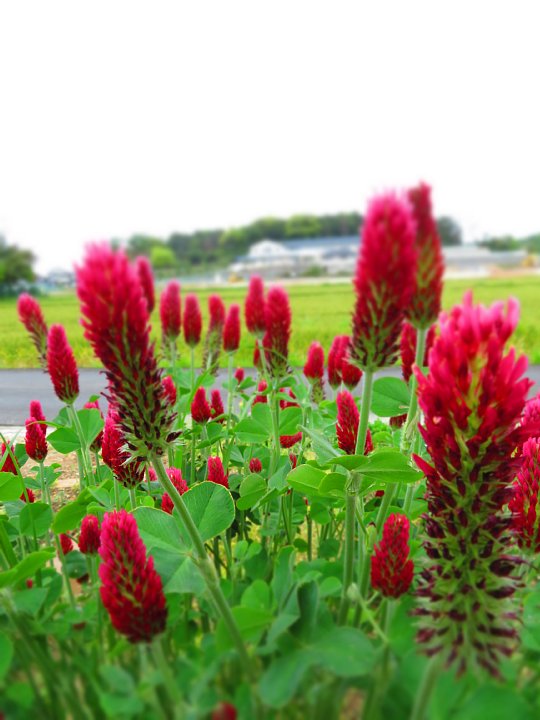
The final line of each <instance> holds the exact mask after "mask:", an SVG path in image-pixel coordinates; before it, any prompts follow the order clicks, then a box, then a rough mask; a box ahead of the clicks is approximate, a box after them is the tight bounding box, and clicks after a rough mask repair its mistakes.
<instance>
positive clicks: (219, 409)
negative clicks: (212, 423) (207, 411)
mask: <svg viewBox="0 0 540 720" xmlns="http://www.w3.org/2000/svg"><path fill="white" fill-rule="evenodd" d="M211 397H212V419H214V420H215V419H216V418H221V419H220V422H223V421H224V418H223V417H221V416H223V415H224V414H225V408H224V407H223V400H222V399H221V393H220V392H219V390H212V395H211Z"/></svg>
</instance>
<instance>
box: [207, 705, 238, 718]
mask: <svg viewBox="0 0 540 720" xmlns="http://www.w3.org/2000/svg"><path fill="white" fill-rule="evenodd" d="M237 717H238V713H237V712H236V708H235V707H234V705H231V703H228V702H220V703H219V705H216V707H215V708H214V710H213V711H212V720H236V718H237Z"/></svg>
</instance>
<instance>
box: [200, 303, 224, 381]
mask: <svg viewBox="0 0 540 720" xmlns="http://www.w3.org/2000/svg"><path fill="white" fill-rule="evenodd" d="M208 314H209V316H210V319H209V321H208V330H207V332H206V337H205V338H204V347H203V368H206V369H208V370H211V371H212V373H214V374H216V373H217V370H218V367H219V354H220V351H221V343H222V338H223V327H224V325H225V305H224V304H223V300H222V299H221V298H220V297H219V295H210V297H209V298H208Z"/></svg>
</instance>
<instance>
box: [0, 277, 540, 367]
mask: <svg viewBox="0 0 540 720" xmlns="http://www.w3.org/2000/svg"><path fill="white" fill-rule="evenodd" d="M469 287H472V289H473V291H474V297H475V299H476V300H477V301H480V302H483V303H491V302H493V301H494V300H505V299H507V298H508V297H510V296H513V297H516V298H518V300H519V301H520V303H521V319H520V323H519V326H518V329H517V332H516V335H515V345H516V347H517V349H518V350H520V351H522V352H526V353H527V354H528V355H529V359H530V361H531V363H540V327H539V323H538V314H539V308H540V277H534V276H529V277H519V278H505V279H502V278H493V279H482V280H450V281H448V282H447V283H446V286H445V292H444V299H443V304H444V307H445V308H449V307H451V306H452V305H453V304H455V303H457V302H459V301H460V299H461V298H462V296H463V293H464V292H465V290H467V289H468V288H469ZM288 291H289V295H290V298H291V305H292V313H293V330H292V340H291V348H290V360H291V364H292V365H294V366H298V365H303V363H304V360H305V354H306V350H307V348H308V346H309V344H310V343H311V342H312V341H313V340H319V342H321V343H322V345H323V346H324V348H325V349H326V350H328V348H329V346H330V343H331V341H332V338H333V337H334V335H337V334H343V333H348V332H350V315H351V311H352V306H353V291H352V285H351V283H344V284H339V285H331V284H325V283H324V282H321V284H320V285H301V284H298V285H291V286H289V287H288ZM183 292H184V293H185V290H183ZM211 292H212V291H211V290H204V291H200V292H199V291H197V294H198V296H199V299H200V301H201V306H202V308H203V311H206V304H207V303H206V300H207V297H208V295H209V294H210V293H211ZM218 292H219V293H220V294H221V296H222V297H223V299H224V301H225V303H227V304H229V303H231V302H240V303H241V304H243V299H244V296H245V292H246V290H245V288H239V287H227V288H223V289H220V290H219V291H218ZM40 302H41V306H42V308H43V312H44V314H45V319H46V321H47V323H48V324H49V325H50V324H52V323H62V324H63V325H64V326H65V328H66V331H67V334H68V338H69V340H70V342H71V344H72V347H73V349H74V351H75V354H76V356H77V361H78V363H79V365H80V367H97V366H99V363H98V362H97V361H96V360H95V358H94V356H93V354H92V351H91V349H90V347H89V345H88V343H87V342H86V341H85V340H84V338H83V335H82V328H81V327H80V325H79V306H78V301H77V298H76V296H75V295H74V294H73V293H69V294H60V295H50V296H48V297H43V298H42V299H41V300H40ZM153 320H154V335H155V337H156V339H157V338H158V337H159V314H158V312H157V311H156V310H154V315H153ZM205 320H206V315H205ZM0 333H1V335H0V337H1V338H2V341H1V342H0V367H2V368H14V367H36V366H37V363H36V357H35V352H34V347H33V345H32V344H31V343H30V340H29V338H28V336H27V334H26V331H25V329H24V328H23V326H22V325H21V323H20V322H19V320H18V318H17V311H16V301H15V300H14V299H11V300H5V299H2V300H0ZM182 349H184V352H182ZM252 354H253V341H252V339H251V337H250V336H249V335H248V334H247V333H246V332H243V336H242V343H241V346H240V351H239V353H238V356H237V363H236V364H237V365H242V366H248V365H251V364H252ZM181 360H182V362H183V363H185V364H187V363H188V362H189V355H188V352H187V350H186V349H185V346H184V345H183V344H182V346H181Z"/></svg>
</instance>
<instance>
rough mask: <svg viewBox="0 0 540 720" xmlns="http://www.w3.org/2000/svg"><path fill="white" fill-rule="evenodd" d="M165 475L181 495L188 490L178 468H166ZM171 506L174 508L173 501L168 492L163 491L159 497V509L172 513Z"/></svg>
mask: <svg viewBox="0 0 540 720" xmlns="http://www.w3.org/2000/svg"><path fill="white" fill-rule="evenodd" d="M167 475H168V476H169V480H170V481H171V482H172V484H173V485H174V487H175V488H176V489H177V490H178V492H179V494H180V495H183V494H184V493H186V492H187V491H188V490H189V488H188V486H187V483H186V481H185V480H184V478H183V477H182V473H181V471H180V470H178V468H173V467H171V468H168V470H167ZM173 508H174V503H173V501H172V500H171V497H170V495H169V493H163V495H162V497H161V509H162V510H163V511H164V512H166V513H169V515H172V511H173Z"/></svg>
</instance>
